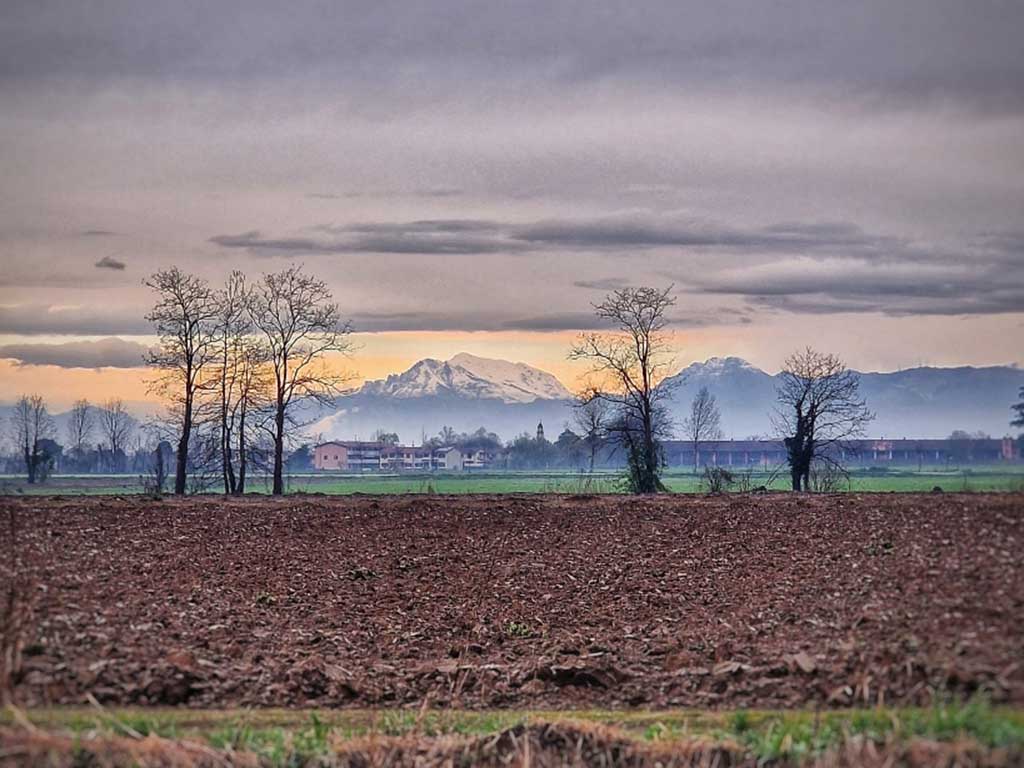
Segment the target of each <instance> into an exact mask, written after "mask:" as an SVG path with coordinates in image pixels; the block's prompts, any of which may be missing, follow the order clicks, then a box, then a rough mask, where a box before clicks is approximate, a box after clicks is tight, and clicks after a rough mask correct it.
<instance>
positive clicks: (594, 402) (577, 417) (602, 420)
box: [572, 398, 611, 473]
mask: <svg viewBox="0 0 1024 768" xmlns="http://www.w3.org/2000/svg"><path fill="white" fill-rule="evenodd" d="M610 410H611V409H610V408H609V406H608V403H606V402H605V401H604V400H601V399H600V398H590V399H589V400H585V401H582V400H581V401H578V402H577V404H576V406H575V408H574V409H573V415H572V419H573V423H574V424H575V425H576V426H577V427H579V430H580V432H582V433H583V437H582V440H583V442H584V443H585V444H586V446H587V450H588V451H589V453H590V472H591V473H593V472H594V461H595V459H596V457H597V452H598V451H599V450H601V447H602V446H603V445H604V443H605V441H606V440H607V439H608V424H609V420H610V415H611V413H610Z"/></svg>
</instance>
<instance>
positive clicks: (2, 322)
mask: <svg viewBox="0 0 1024 768" xmlns="http://www.w3.org/2000/svg"><path fill="white" fill-rule="evenodd" d="M143 315H145V310H144V309H142V308H137V309H133V308H131V307H124V308H118V309H101V308H96V307H51V306H48V305H45V304H21V305H16V306H7V307H4V306H0V334H12V335H15V334H16V335H22V336H41V335H48V334H52V335H57V336H105V335H108V334H110V335H113V334H117V335H124V336H145V335H149V334H151V333H152V332H153V328H152V326H150V324H149V323H147V322H146V320H145V319H144V317H143Z"/></svg>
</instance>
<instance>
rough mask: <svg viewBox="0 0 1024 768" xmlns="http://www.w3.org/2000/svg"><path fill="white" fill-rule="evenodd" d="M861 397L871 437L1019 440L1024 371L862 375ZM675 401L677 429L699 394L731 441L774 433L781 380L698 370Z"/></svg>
mask: <svg viewBox="0 0 1024 768" xmlns="http://www.w3.org/2000/svg"><path fill="white" fill-rule="evenodd" d="M860 376H861V379H860V388H861V393H862V394H863V395H864V397H865V398H866V399H867V402H868V407H869V408H870V409H871V410H872V411H873V412H874V413H875V414H876V418H875V420H874V421H873V422H872V423H871V425H870V427H869V430H868V431H869V435H870V436H872V437H879V436H884V437H894V438H897V437H922V438H927V437H936V438H941V437H947V436H948V435H949V433H950V432H952V431H953V430H954V429H966V430H969V431H972V432H973V431H975V430H983V431H985V432H988V433H989V434H991V435H992V436H993V437H1001V436H1002V435H1004V434H1011V433H1012V434H1015V432H1014V430H1011V428H1010V423H1009V422H1010V415H1011V414H1010V405H1011V404H1012V403H1014V402H1017V399H1018V393H1019V391H1020V387H1021V386H1024V371H1022V370H1020V369H1017V368H1012V367H1008V366H991V367H986V368H972V367H967V366H965V367H961V368H909V369H907V370H904V371H896V372H894V373H861V374H860ZM673 378H674V379H676V380H677V381H678V382H679V384H678V386H677V388H676V390H675V394H674V397H673V400H674V403H675V407H674V414H675V417H676V419H677V421H678V422H680V423H681V422H682V420H683V419H684V418H685V416H686V411H687V409H688V407H689V403H690V401H691V400H692V399H693V396H694V395H695V394H696V392H697V390H699V389H700V387H701V386H706V387H707V388H708V390H709V391H710V392H711V393H712V394H714V395H715V397H717V398H718V402H719V407H720V408H721V411H722V428H723V430H724V431H725V433H726V437H732V438H743V437H748V436H751V435H768V434H771V432H772V426H771V412H772V409H773V408H774V404H775V387H776V381H777V379H776V376H773V375H771V374H768V373H766V372H764V371H762V370H761V369H759V368H755V367H753V366H752V365H750V364H749V363H747V362H746V361H745V360H741V359H740V358H738V357H727V358H718V357H713V358H711V359H710V360H707V361H706V362H703V363H694V364H693V365H691V366H689V367H687V368H685V369H684V370H682V371H681V372H680V373H679V374H678V375H677V376H676V377H673Z"/></svg>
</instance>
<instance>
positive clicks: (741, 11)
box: [0, 0, 1024, 110]
mask: <svg viewBox="0 0 1024 768" xmlns="http://www.w3.org/2000/svg"><path fill="white" fill-rule="evenodd" d="M45 5H46V4H45V3H43V6H44V7H45ZM137 10H138V9H137V7H136V6H135V5H134V4H133V3H132V2H130V0H121V1H120V2H118V1H114V2H107V3H102V4H98V5H97V4H94V3H89V4H80V3H71V4H65V5H62V6H60V11H59V12H57V11H56V9H51V10H50V11H49V12H45V10H44V9H41V8H40V3H39V2H38V1H37V0H11V1H10V2H8V3H6V4H5V7H4V11H5V19H4V24H3V26H2V27H0V77H4V78H7V79H38V78H45V77H52V76H55V75H62V74H66V73H69V72H70V73H76V74H77V75H79V76H82V77H92V78H114V77H122V76H127V77H134V78H139V77H141V78H161V79H179V80H185V81H210V80H222V81H223V80H227V81H236V82H237V81H247V80H253V79H259V78H269V77H294V78H297V79H299V80H304V79H311V78H312V77H313V76H315V77H317V78H318V79H322V80H326V79H331V80H334V81H336V82H342V83H345V84H352V83H354V82H356V83H358V82H362V83H364V84H366V85H367V86H374V87H376V88H380V87H382V86H389V85H396V84H397V85H406V86H408V88H409V90H410V91H412V92H413V93H416V92H417V91H419V92H423V94H422V97H423V98H430V97H431V96H432V95H433V94H434V93H436V92H438V91H439V92H445V91H447V90H448V89H449V88H450V86H451V84H453V83H459V84H460V85H462V86H463V87H472V86H473V85H474V84H480V83H482V82H490V83H492V87H493V83H494V82H507V81H514V82H517V81H523V82H531V81H532V82H537V81H541V82H543V81H561V82H565V83H568V84H579V83H581V82H586V81H594V80H601V79H607V78H610V77H618V78H625V79H628V80H632V81H654V82H663V81H669V82H672V83H673V84H674V85H675V86H677V87H679V88H686V87H687V86H693V85H694V84H713V85H718V86H720V87H726V88H731V89H735V88H737V87H748V88H755V87H757V86H761V87H765V86H773V87H776V88H778V87H787V86H788V87H804V88H816V89H821V90H827V91H830V92H832V93H839V94H844V95H846V96H850V95H860V94H865V95H866V97H867V98H868V99H870V98H875V99H883V100H885V101H886V102H887V103H902V104H906V103H907V102H908V101H911V102H912V101H914V100H918V101H920V100H931V101H936V102H940V101H949V100H954V101H958V102H961V103H965V104H968V105H970V106H972V107H974V108H979V109H990V110H1007V109H1018V110H1019V109H1020V108H1021V107H1022V106H1024V97H1022V94H1021V89H1020V83H1021V82H1022V79H1024V60H1022V58H1021V56H1020V49H1019V37H1018V33H1019V30H1020V29H1021V28H1024V8H1022V6H1021V4H1020V3H1015V2H1000V3H981V4H979V3H972V2H966V1H961V2H955V1H952V0H903V2H900V3H897V4H893V3H889V2H885V1H884V0H871V1H870V2H862V3H855V4H851V3H840V2H833V3H823V2H818V1H816V0H787V1H786V2H781V3H770V4H756V3H755V4H750V3H747V2H734V1H732V0H726V1H725V2H721V3H715V4H714V5H713V6H712V5H708V4H706V3H701V2H696V0H692V1H691V2H680V1H679V0H651V2H646V3H643V4H642V5H640V6H637V5H636V4H633V3H629V2H626V0H613V1H612V2H604V3H602V4H600V5H599V6H587V7H581V6H579V5H578V4H577V3H574V2H569V1H568V0H565V1H557V2H550V1H544V0H524V1H523V2H518V3H515V4H513V5H506V4H501V3H492V4H488V5H487V6H486V7H484V8H481V7H480V6H479V5H477V4H474V3H471V2H470V1H469V0H439V1H438V2H434V3H430V4H429V5H424V6H409V5H408V4H406V3H401V2H397V0H393V1H388V0H384V1H382V2H376V3H374V4H373V5H372V6H369V7H368V6H366V5H362V4H349V3H341V4H334V3H326V2H324V0H307V1H306V2H296V3H289V4H288V5H287V6H282V5H281V4H280V3H277V2H273V0H255V1H253V0H250V1H248V2H243V0H232V1H228V2H219V3H217V4H215V5H214V6H210V5H209V4H206V3H201V2H199V0H183V1H182V2H176V3H168V4H161V7H159V8H147V12H146V13H145V14H139V13H137ZM413 73H416V74H413ZM416 75H420V76H416ZM861 98H862V99H863V98H864V97H863V96H862V97H861Z"/></svg>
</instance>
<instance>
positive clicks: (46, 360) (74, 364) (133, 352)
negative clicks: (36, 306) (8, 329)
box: [0, 338, 147, 368]
mask: <svg viewBox="0 0 1024 768" xmlns="http://www.w3.org/2000/svg"><path fill="white" fill-rule="evenodd" d="M146 351H147V347H146V345H144V344H139V343H137V342H134V341H124V340H123V339H116V338H109V339H100V340H99V341H72V342H67V343H65V344H6V345H2V346H0V358H6V359H9V360H17V361H18V363H20V364H22V365H55V366H58V367H60V368H141V367H143V356H144V355H145V354H146Z"/></svg>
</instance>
